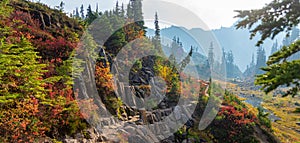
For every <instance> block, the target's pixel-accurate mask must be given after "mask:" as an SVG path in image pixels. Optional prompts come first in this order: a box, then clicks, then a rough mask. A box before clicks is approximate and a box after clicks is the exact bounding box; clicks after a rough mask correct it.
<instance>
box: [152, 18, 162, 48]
mask: <svg viewBox="0 0 300 143" xmlns="http://www.w3.org/2000/svg"><path fill="white" fill-rule="evenodd" d="M154 25H155V36H154V46H155V49H159V50H160V49H162V47H161V37H160V29H159V24H158V15H157V12H156V13H155V21H154Z"/></svg>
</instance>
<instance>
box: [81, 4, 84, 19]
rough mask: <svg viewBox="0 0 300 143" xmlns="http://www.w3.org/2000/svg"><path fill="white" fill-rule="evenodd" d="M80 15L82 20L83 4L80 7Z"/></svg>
mask: <svg viewBox="0 0 300 143" xmlns="http://www.w3.org/2000/svg"><path fill="white" fill-rule="evenodd" d="M80 14H81V18H82V19H84V18H85V17H84V8H83V4H82V5H81V7H80Z"/></svg>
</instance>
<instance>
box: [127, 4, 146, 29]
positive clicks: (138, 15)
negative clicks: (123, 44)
mask: <svg viewBox="0 0 300 143" xmlns="http://www.w3.org/2000/svg"><path fill="white" fill-rule="evenodd" d="M130 3H131V8H132V14H133V20H134V22H135V23H136V24H137V28H138V29H136V30H137V31H140V30H142V31H143V32H144V34H145V33H146V27H145V26H144V25H145V22H144V17H143V11H142V0H130Z"/></svg>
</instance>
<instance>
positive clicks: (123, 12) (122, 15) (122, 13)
mask: <svg viewBox="0 0 300 143" xmlns="http://www.w3.org/2000/svg"><path fill="white" fill-rule="evenodd" d="M120 15H121V17H124V16H125V9H124V4H123V3H122V6H121V13H120Z"/></svg>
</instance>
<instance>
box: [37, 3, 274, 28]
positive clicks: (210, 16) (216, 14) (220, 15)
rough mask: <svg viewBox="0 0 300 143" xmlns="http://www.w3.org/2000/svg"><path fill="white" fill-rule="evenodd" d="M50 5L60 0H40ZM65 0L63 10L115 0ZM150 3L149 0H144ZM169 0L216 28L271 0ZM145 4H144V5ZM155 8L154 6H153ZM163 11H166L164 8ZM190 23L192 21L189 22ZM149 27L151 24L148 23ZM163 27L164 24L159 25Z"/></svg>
mask: <svg viewBox="0 0 300 143" xmlns="http://www.w3.org/2000/svg"><path fill="white" fill-rule="evenodd" d="M40 1H41V2H42V3H46V4H48V5H50V6H51V7H53V6H57V5H59V4H60V2H61V0H40ZM63 1H64V2H65V11H66V12H72V11H73V10H74V9H75V8H76V7H80V5H81V4H83V5H84V7H85V9H86V8H87V5H88V4H91V5H92V7H93V8H94V9H95V7H96V3H98V5H99V9H100V10H107V9H111V8H112V7H114V5H115V3H116V1H117V0H85V1H82V0H69V1H67V0H63ZM128 1H129V0H119V3H122V2H124V3H128ZM144 1H148V3H149V2H150V3H151V0H144ZM162 1H165V2H170V3H173V4H176V5H178V6H181V7H183V8H186V9H188V10H190V11H192V12H193V13H194V14H195V15H197V16H198V17H199V18H200V19H201V20H202V21H203V22H204V23H205V24H206V25H207V26H208V28H209V29H217V28H220V27H221V26H223V27H229V26H231V25H232V24H233V23H234V22H235V21H237V19H234V18H233V17H234V16H235V15H236V13H235V12H234V10H245V9H256V8H261V7H263V6H264V5H265V4H266V3H269V2H271V1H272V0H162ZM144 6H145V5H144ZM153 9H155V7H154V8H153ZM165 11H168V10H167V9H165ZM191 23H192V22H191ZM149 26H150V27H151V25H149ZM161 27H164V26H161ZM199 27H200V26H197V25H188V26H187V28H199Z"/></svg>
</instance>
